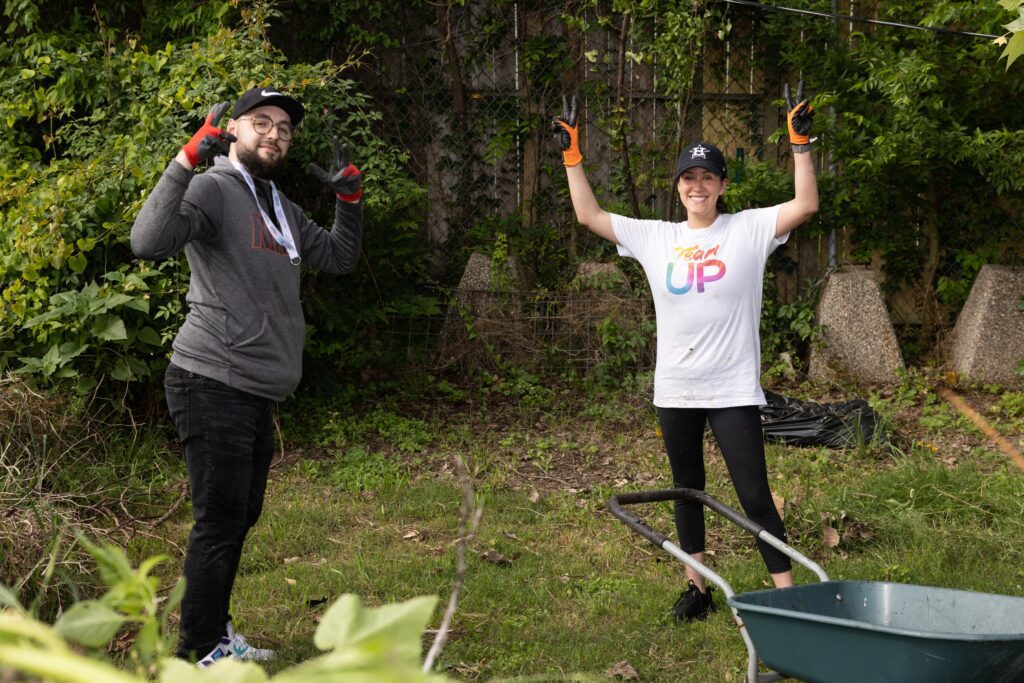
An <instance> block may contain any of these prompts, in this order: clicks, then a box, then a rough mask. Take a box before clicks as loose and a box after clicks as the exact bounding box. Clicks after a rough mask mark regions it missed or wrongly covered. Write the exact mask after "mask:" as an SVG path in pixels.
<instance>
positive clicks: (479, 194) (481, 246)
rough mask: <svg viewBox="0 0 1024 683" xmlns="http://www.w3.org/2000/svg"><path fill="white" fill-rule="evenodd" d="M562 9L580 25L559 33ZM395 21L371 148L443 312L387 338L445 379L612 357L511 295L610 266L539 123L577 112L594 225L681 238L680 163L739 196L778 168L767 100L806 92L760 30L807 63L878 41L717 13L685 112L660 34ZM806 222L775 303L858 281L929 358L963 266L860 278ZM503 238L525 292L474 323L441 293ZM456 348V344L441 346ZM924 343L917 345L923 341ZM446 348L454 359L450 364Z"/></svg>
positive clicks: (847, 31) (612, 20)
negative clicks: (619, 217)
mask: <svg viewBox="0 0 1024 683" xmlns="http://www.w3.org/2000/svg"><path fill="white" fill-rule="evenodd" d="M878 6H879V3H878V2H877V0H839V2H838V3H837V5H836V6H834V7H833V8H832V9H833V10H835V11H837V12H838V13H839V14H840V15H844V16H854V15H857V16H860V17H866V18H877V17H878V16H879V14H878ZM577 9H581V10H582V11H581V12H579V13H577V14H573V12H575V11H576V10H577ZM396 11H400V12H404V13H406V14H405V15H404V20H405V21H406V22H407V23H408V24H409V25H410V26H411V27H414V29H415V30H410V31H408V32H407V33H406V34H405V35H403V36H402V38H401V41H400V44H399V45H398V46H397V47H393V48H389V49H386V50H384V51H383V53H384V54H382V56H381V57H380V59H379V68H378V71H377V72H376V73H375V74H374V75H373V76H372V77H371V78H370V79H369V80H370V83H369V86H370V89H371V92H373V94H374V97H375V99H376V101H377V102H378V103H379V105H380V106H381V108H382V110H383V111H384V112H385V115H384V116H383V117H382V119H381V127H382V129H383V130H382V132H383V134H384V136H385V137H386V138H387V139H388V140H389V141H391V142H393V143H394V144H395V145H397V146H398V147H400V148H402V149H403V150H406V151H407V152H408V154H409V162H408V168H409V171H410V173H411V174H412V175H413V177H414V178H415V179H416V180H417V181H418V182H419V183H420V184H421V185H422V186H423V187H425V188H426V189H427V196H428V202H427V206H428V208H427V220H426V225H425V226H424V227H425V235H426V237H427V239H429V240H430V241H431V243H432V244H433V246H434V248H435V250H436V252H437V254H438V258H437V262H436V267H435V268H434V271H433V272H432V273H431V275H432V277H433V278H434V280H435V282H437V283H440V284H442V285H444V284H446V283H449V286H450V287H452V289H451V290H449V292H450V294H449V295H448V296H449V300H450V302H451V305H452V306H451V309H450V310H449V311H448V312H447V313H446V314H445V315H444V316H442V317H441V318H440V319H438V318H429V319H423V320H417V319H411V318H409V319H403V318H397V319H394V320H392V322H391V328H392V329H391V331H390V333H389V334H391V335H392V337H393V338H394V339H395V340H396V342H398V341H401V343H405V344H408V345H409V347H410V349H411V348H415V347H420V346H424V347H430V348H432V349H433V350H434V351H436V353H438V354H439V355H440V357H441V358H442V360H439V361H438V362H440V363H450V364H462V363H485V364H486V363H493V362H497V360H496V359H506V358H515V359H516V361H515V362H517V363H527V364H529V363H533V362H536V363H537V364H538V366H545V365H546V366H551V367H557V366H560V365H563V364H564V365H566V366H570V367H581V368H587V367H596V366H598V365H600V364H601V363H602V362H604V361H602V355H601V354H602V353H606V352H607V349H604V350H602V347H601V345H600V344H598V343H596V342H595V335H596V334H597V333H596V332H595V331H594V330H595V329H596V328H595V327H594V325H596V323H594V322H593V321H591V323H588V325H590V326H589V327H588V326H587V325H583V326H582V327H580V326H579V325H575V323H573V322H572V321H573V320H576V319H578V318H580V316H581V315H582V313H580V311H579V310H576V309H574V308H573V307H574V306H576V307H578V306H579V304H578V302H577V303H571V302H573V301H575V299H573V298H572V297H570V296H569V295H568V294H566V295H564V296H565V297H566V298H565V299H559V298H558V297H559V296H562V295H560V294H552V293H550V292H548V291H545V292H544V293H543V294H538V293H530V292H529V291H526V290H528V288H529V285H530V284H532V283H533V282H537V281H543V284H544V286H545V287H546V289H548V290H550V289H552V282H556V281H558V280H559V278H561V281H562V282H564V281H565V279H566V278H565V275H566V274H567V273H569V272H570V271H571V269H572V267H574V265H575V264H576V263H577V262H578V261H579V260H581V259H583V258H598V259H602V258H603V259H607V258H609V256H610V255H611V253H612V250H611V249H609V248H608V246H607V245H604V244H603V243H602V241H601V240H600V239H598V238H596V237H594V236H593V235H590V234H589V233H588V232H587V231H586V230H583V229H582V228H580V227H579V226H578V225H576V223H575V220H574V215H573V211H572V205H571V202H570V200H569V196H568V189H567V184H566V180H565V173H564V170H563V168H562V164H561V156H560V150H559V148H558V147H557V145H556V144H555V142H554V139H553V136H552V132H551V129H550V125H551V119H552V117H553V116H555V115H557V114H560V113H561V110H562V95H573V94H576V95H578V96H579V97H580V104H581V108H580V145H581V151H582V154H583V157H584V160H585V161H584V163H585V166H586V171H587V176H588V179H589V180H590V183H591V185H592V187H593V188H594V191H595V194H596V195H597V198H598V201H599V203H600V204H601V206H602V207H603V208H606V209H607V210H610V211H613V212H616V213H625V214H630V215H639V216H641V217H655V218H664V219H668V220H680V219H681V211H680V203H679V199H678V195H677V193H676V190H675V188H674V187H673V182H672V180H673V179H672V177H671V173H672V168H673V166H674V162H675V157H676V155H677V154H678V153H679V150H680V149H681V147H682V146H684V145H685V144H688V143H690V142H695V141H697V140H705V141H709V142H713V143H714V144H716V145H717V146H718V147H719V148H720V149H722V151H723V152H724V153H725V155H726V158H727V160H728V163H729V166H730V181H731V182H733V183H734V184H742V183H743V182H745V180H746V179H745V178H744V177H743V170H744V169H745V168H748V167H749V164H751V163H753V162H764V163H767V164H774V165H776V166H777V167H779V168H786V167H789V166H790V165H791V164H792V156H791V152H790V149H789V145H788V143H786V138H785V136H784V135H783V136H782V137H781V140H780V139H779V138H778V137H773V133H776V132H778V131H781V130H782V129H783V127H784V125H785V112H784V110H783V109H782V108H781V107H780V106H779V100H780V99H781V93H782V86H783V84H785V83H789V84H791V85H793V86H795V85H796V83H797V82H798V81H799V80H800V78H801V76H802V75H803V73H802V71H801V69H800V68H799V66H798V65H794V64H787V63H784V62H783V61H781V60H780V59H779V55H778V54H777V51H776V52H773V49H772V48H771V47H770V45H766V42H765V41H764V40H763V36H764V33H765V31H766V30H774V31H775V32H776V33H777V34H778V33H782V34H784V35H790V34H792V36H793V37H792V39H793V40H794V41H795V40H799V41H800V42H801V43H802V44H805V45H806V47H807V50H808V51H810V52H813V53H815V54H827V53H828V51H829V50H830V49H834V48H835V47H836V46H837V45H842V46H844V47H851V46H853V47H855V46H856V45H857V44H859V42H860V41H864V40H866V39H867V37H871V36H872V35H874V33H875V32H876V31H878V30H879V29H878V27H876V26H873V25H868V24H855V23H853V22H849V21H835V20H833V19H827V18H826V19H822V18H820V17H818V18H807V17H797V18H794V17H793V15H791V14H781V13H779V12H764V11H760V10H758V9H754V8H750V7H746V6H740V5H729V6H728V7H727V8H724V5H723V8H720V11H721V12H722V13H723V17H722V20H721V22H720V24H716V26H721V27H722V29H721V33H720V34H716V35H714V36H712V35H710V34H709V35H707V36H705V40H704V41H703V45H704V47H703V48H702V50H703V52H702V53H701V54H700V55H699V57H700V59H699V60H698V61H697V67H696V72H695V74H694V79H693V84H692V87H690V88H689V89H688V90H687V91H686V92H684V93H681V94H680V93H679V92H677V91H676V90H673V89H672V88H671V87H670V85H671V83H670V77H671V76H670V75H671V71H670V70H669V68H668V66H667V65H666V63H665V60H663V59H661V57H660V55H654V56H653V58H651V56H650V55H645V54H644V50H649V49H650V47H649V46H650V45H651V44H652V41H654V40H655V39H656V38H657V36H658V35H659V32H661V31H666V30H667V25H668V22H667V20H666V19H667V18H666V17H664V16H661V17H658V16H655V17H650V16H647V17H643V16H636V17H634V16H632V15H630V14H623V13H617V12H614V11H612V6H610V5H607V4H602V3H585V4H584V5H582V6H581V7H579V8H578V7H575V6H573V5H570V4H569V3H565V2H554V1H546V2H545V1H540V2H525V1H524V0H495V1H491V2H484V1H482V0H479V1H472V2H467V3H454V2H447V3H437V4H429V3H423V4H422V6H421V5H418V4H416V3H411V4H410V5H409V6H408V7H405V6H403V8H401V9H396ZM716 11H719V10H716ZM417 13H418V14H417ZM637 14H640V13H637ZM569 15H572V16H571V21H570V20H567V18H566V17H567V16H569ZM410 17H412V19H410ZM416 22H418V23H416ZM813 22H816V23H813ZM584 26H585V27H586V29H585V30H584V29H583V28H581V27H584ZM780 27H781V28H780ZM818 115H819V117H832V116H833V114H832V113H831V112H829V111H822V112H819V113H818ZM816 126H817V124H816ZM814 158H815V163H816V165H817V167H818V168H819V170H820V171H827V172H828V173H829V174H832V175H834V174H837V173H838V174H841V173H843V169H842V167H841V165H837V164H834V163H832V162H831V160H830V159H829V158H828V157H827V156H826V154H825V153H824V152H821V151H815V157H814ZM910 201H914V200H913V198H911V200H910ZM820 222H821V224H820V225H819V227H818V228H817V229H816V230H810V229H802V230H800V231H797V232H796V233H794V234H793V235H792V236H791V237H790V240H789V242H788V244H787V245H786V246H785V248H783V249H780V250H779V251H778V252H777V253H776V256H774V257H773V260H772V262H771V263H770V266H769V267H770V268H771V269H772V271H773V273H774V275H775V276H776V281H775V287H774V290H773V291H772V295H773V296H776V297H779V298H780V299H781V300H784V301H786V302H791V301H793V300H795V299H797V298H799V297H801V296H804V295H805V294H807V293H809V292H811V293H812V292H813V291H814V285H815V283H818V282H820V281H821V279H822V278H824V277H825V276H826V275H827V273H828V272H829V268H830V266H832V265H834V264H838V265H842V264H847V263H862V264H864V263H868V265H870V266H871V267H872V268H874V269H875V270H876V272H877V273H879V277H880V279H881V280H882V283H881V284H882V286H883V292H884V294H885V296H886V303H887V305H888V307H889V311H890V314H891V317H892V320H893V322H894V324H895V325H896V326H897V328H898V329H900V330H902V332H903V333H904V338H905V339H907V340H908V342H907V343H908V344H911V343H914V344H918V345H919V346H920V347H921V348H923V349H926V348H927V347H928V344H929V343H932V342H933V341H934V336H935V335H936V334H939V333H941V331H942V330H943V329H946V328H948V327H950V326H951V325H952V322H953V320H954V319H955V312H956V310H957V309H958V306H959V305H961V304H962V303H963V300H964V299H965V298H966V292H967V290H969V286H970V283H969V282H967V281H965V280H964V278H963V272H964V268H963V267H962V266H963V264H958V263H956V262H954V261H951V260H950V259H949V258H947V259H945V260H941V259H940V260H939V262H937V264H934V268H933V271H928V272H926V270H925V269H923V268H922V269H918V271H913V272H911V270H912V269H907V268H904V269H903V271H902V272H903V273H904V274H903V275H902V276H901V278H902V279H901V280H900V281H895V280H893V279H892V277H891V275H886V273H885V271H886V268H887V264H886V263H885V262H884V261H879V260H878V259H877V258H874V256H870V257H869V259H867V260H866V258H865V255H864V253H863V252H862V251H857V248H858V247H857V245H855V244H852V239H851V237H852V235H853V234H854V232H855V230H854V228H856V227H859V226H843V225H842V224H841V217H839V216H824V217H821V218H820ZM830 229H832V230H835V233H834V235H835V239H830V237H829V235H828V231H829V230H830ZM912 229H914V230H917V229H919V226H912ZM499 235H508V236H510V237H509V240H510V244H513V248H514V249H516V250H517V251H518V256H519V258H520V260H521V261H522V262H523V264H524V266H525V268H524V270H525V271H527V273H528V275H529V277H528V278H527V279H528V282H527V283H526V288H525V289H524V291H522V292H520V293H519V294H517V295H516V298H515V300H514V301H505V302H504V303H502V306H512V308H504V309H503V308H501V307H497V308H494V310H496V311H500V314H499V315H493V314H492V313H493V311H491V309H489V308H488V306H487V305H485V303H486V301H485V299H486V297H485V294H484V293H483V292H479V293H477V294H476V295H475V296H476V297H477V299H479V301H476V303H474V304H473V305H472V306H469V307H468V309H467V308H466V306H464V305H463V304H460V303H459V302H458V300H457V298H456V295H455V292H454V287H453V286H452V285H451V284H450V283H454V282H457V281H458V279H459V273H460V272H461V269H462V268H463V267H464V266H465V264H466V262H467V260H468V258H469V256H470V254H471V253H472V252H473V251H475V250H476V251H479V250H484V251H487V250H488V249H491V248H493V244H494V242H495V239H496V238H497V237H498V236H499ZM929 249H930V247H929V245H928V244H927V243H926V240H925V239H924V238H923V237H922V238H920V239H919V240H918V242H917V243H914V244H911V245H910V246H909V247H907V249H906V251H905V253H901V254H899V255H896V256H890V259H892V258H899V259H906V260H908V261H911V260H915V259H916V260H918V261H920V262H922V263H923V262H924V261H925V260H926V259H927V257H928V250H929ZM890 270H891V269H890ZM887 278H888V279H887ZM559 286H560V285H559ZM459 296H463V295H462V294H460V295H459ZM595 305H596V304H595ZM495 306H497V304H495ZM467 311H468V312H467ZM574 325H575V327H574ZM456 328H458V329H459V330H460V332H459V334H463V335H464V336H463V337H457V336H455V332H454V331H453V330H455V329H456ZM922 329H923V330H925V333H924V335H923V336H924V337H925V338H927V337H929V335H931V337H932V341H931V342H929V341H927V339H925V340H924V341H922V334H921V330H922ZM446 330H447V331H446ZM584 331H586V334H584ZM605 333H606V334H605V343H606V346H607V344H608V343H611V342H610V341H609V340H610V339H611V337H612V336H614V335H613V334H612V331H611V330H610V329H608V328H607V327H606V328H605ZM588 335H589V336H588ZM912 338H913V339H916V341H913V342H911V341H909V340H911V339H912ZM456 339H461V341H460V342H459V344H462V345H463V346H464V347H465V349H462V348H456V347H457V346H458V344H456V341H455V340H456ZM421 342H422V343H421ZM622 343H624V342H622ZM577 344H578V348H577V347H576V346H575V345H577ZM517 345H518V346H517ZM471 348H472V349H473V350H472V351H470V349H471ZM460 354H461V355H460ZM909 355H913V353H910V354H909ZM526 357H535V360H533V361H530V360H527V359H526ZM638 357H647V356H645V355H644V354H638ZM638 362H640V361H638Z"/></svg>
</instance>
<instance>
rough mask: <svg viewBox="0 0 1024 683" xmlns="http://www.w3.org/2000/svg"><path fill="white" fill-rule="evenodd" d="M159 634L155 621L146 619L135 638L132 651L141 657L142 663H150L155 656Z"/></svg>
mask: <svg viewBox="0 0 1024 683" xmlns="http://www.w3.org/2000/svg"><path fill="white" fill-rule="evenodd" d="M158 636H159V632H158V630H157V623H156V620H155V619H147V620H146V621H145V622H144V623H143V624H142V628H140V629H139V632H138V633H137V634H136V636H135V645H134V649H135V651H136V652H138V653H139V655H140V656H141V657H142V661H144V662H149V661H152V660H153V658H154V657H155V656H156V649H157V642H158Z"/></svg>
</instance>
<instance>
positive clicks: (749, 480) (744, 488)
mask: <svg viewBox="0 0 1024 683" xmlns="http://www.w3.org/2000/svg"><path fill="white" fill-rule="evenodd" d="M658 422H660V423H661V433H662V435H663V436H664V439H665V449H666V450H667V451H668V462H669V465H670V466H671V468H672V483H673V485H674V486H675V487H676V488H687V489H697V490H699V491H703V490H704V484H705V475H704V425H705V424H707V423H709V422H710V423H711V432H712V433H713V434H714V435H715V440H716V441H717V442H718V447H719V448H720V449H721V450H722V457H723V458H725V466H726V467H727V468H728V469H729V476H730V477H731V478H732V484H733V486H734V487H735V488H736V495H737V496H738V497H739V499H740V505H741V506H742V507H743V511H744V512H745V513H746V515H747V517H749V518H750V519H752V520H753V521H755V522H757V523H758V524H760V525H761V526H763V527H764V528H765V529H767V530H768V532H769V533H771V534H772V535H773V536H775V537H777V538H779V539H780V540H783V541H785V540H786V530H785V528H783V526H782V518H780V517H779V512H778V510H776V509H775V503H774V502H773V501H772V493H771V490H770V489H769V488H768V468H767V466H766V465H765V461H764V436H763V434H762V432H761V415H760V411H759V410H758V409H757V406H738V407H734V408H658ZM675 506H676V509H675V516H676V531H677V532H678V533H679V545H680V547H681V548H682V549H683V550H684V551H686V552H687V553H699V552H703V551H704V506H703V505H701V504H700V503H697V502H692V501H681V500H677V501H676V504H675ZM757 549H758V550H760V551H761V557H763V558H764V563H765V565H766V566H767V567H768V571H769V572H770V573H772V574H778V573H780V572H784V571H788V570H790V569H791V568H792V564H791V563H790V561H789V558H788V557H786V556H785V555H784V554H782V553H781V552H779V551H778V550H776V549H775V548H773V547H771V546H770V545H768V544H767V543H765V542H763V541H758V542H757Z"/></svg>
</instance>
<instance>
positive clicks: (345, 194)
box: [309, 136, 363, 202]
mask: <svg viewBox="0 0 1024 683" xmlns="http://www.w3.org/2000/svg"><path fill="white" fill-rule="evenodd" d="M309 174H310V175H311V176H313V177H314V178H316V179H317V180H319V181H320V182H321V183H323V184H324V185H326V186H327V187H329V188H331V190H332V191H333V192H334V194H336V195H337V196H338V199H340V200H341V201H343V202H358V201H359V199H360V198H361V197H362V196H363V174H362V173H360V171H359V169H358V168H356V167H355V166H353V165H352V164H351V163H349V160H348V145H342V146H341V148H340V150H339V148H338V138H337V136H335V138H334V145H333V148H332V151H331V172H330V173H328V172H327V171H325V170H324V169H322V168H320V167H319V166H317V165H316V164H314V163H310V165H309Z"/></svg>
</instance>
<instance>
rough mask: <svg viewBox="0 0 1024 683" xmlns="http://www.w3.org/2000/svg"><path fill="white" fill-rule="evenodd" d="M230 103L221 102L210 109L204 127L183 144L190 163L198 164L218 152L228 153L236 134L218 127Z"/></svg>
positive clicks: (182, 147)
mask: <svg viewBox="0 0 1024 683" xmlns="http://www.w3.org/2000/svg"><path fill="white" fill-rule="evenodd" d="M230 106H231V105H230V103H228V102H221V103H220V104H218V105H217V106H216V107H214V108H213V109H211V110H210V114H209V115H208V116H207V117H206V121H204V122H203V127H202V128H200V129H199V130H198V131H196V134H195V135H193V136H192V139H191V140H189V141H188V142H187V143H185V144H184V145H182V146H181V149H182V150H183V151H184V152H185V156H186V157H188V163H190V164H192V165H193V166H198V165H199V162H201V161H206V160H207V159H210V158H212V157H215V156H217V155H218V154H227V153H228V145H229V144H231V143H232V142H234V141H235V140H237V139H238V138H236V137H235V136H234V135H232V134H231V133H229V132H227V131H226V130H223V129H221V128H218V127H217V124H218V122H219V121H220V119H221V117H222V116H224V112H226V111H227V110H228V107H230Z"/></svg>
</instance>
